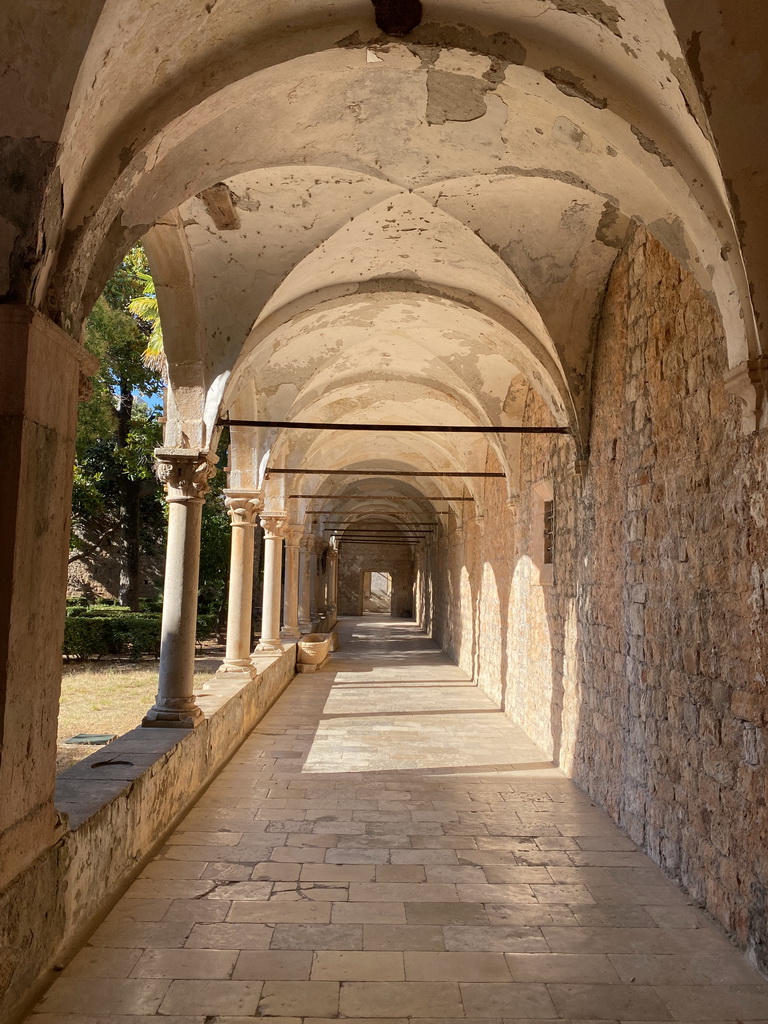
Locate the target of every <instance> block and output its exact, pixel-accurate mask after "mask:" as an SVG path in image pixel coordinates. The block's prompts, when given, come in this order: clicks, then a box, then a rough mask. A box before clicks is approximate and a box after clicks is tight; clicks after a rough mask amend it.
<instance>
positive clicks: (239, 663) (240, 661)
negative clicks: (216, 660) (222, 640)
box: [216, 658, 251, 676]
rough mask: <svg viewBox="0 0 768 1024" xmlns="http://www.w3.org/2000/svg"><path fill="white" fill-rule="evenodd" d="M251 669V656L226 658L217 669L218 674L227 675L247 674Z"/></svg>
mask: <svg viewBox="0 0 768 1024" xmlns="http://www.w3.org/2000/svg"><path fill="white" fill-rule="evenodd" d="M250 670H251V659H250V658H231V659H230V658H225V659H224V661H223V662H222V664H221V665H219V667H218V668H217V669H216V675H217V676H227V675H237V674H240V675H242V674H243V673H245V674H246V675H247V674H248V673H249V672H250Z"/></svg>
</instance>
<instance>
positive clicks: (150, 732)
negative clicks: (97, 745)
mask: <svg viewBox="0 0 768 1024" xmlns="http://www.w3.org/2000/svg"><path fill="white" fill-rule="evenodd" d="M254 668H255V673H256V675H255V677H254V678H251V677H250V676H249V675H247V674H243V675H242V676H236V675H235V676H224V677H215V678H213V679H211V680H210V681H209V682H207V683H206V684H205V686H204V692H203V693H201V694H199V695H198V701H199V704H200V706H201V707H202V708H203V710H204V711H205V714H206V719H205V722H203V724H202V725H200V726H198V728H196V729H194V730H187V729H183V730H181V729H142V728H137V729H133V730H132V731H131V732H129V733H126V734H125V736H121V737H120V738H119V739H116V740H114V741H113V742H112V743H109V744H108V745H107V746H105V747H102V748H101V749H99V750H98V751H97V752H96V753H94V754H91V755H90V756H89V757H87V758H85V759H84V760H83V761H81V762H79V763H78V764H77V765H74V766H73V767H72V768H69V769H67V770H66V771H64V772H62V773H61V775H60V776H59V777H58V780H57V786H56V807H57V810H58V811H59V813H60V814H62V815H66V817H67V818H68V829H67V831H66V832H65V833H64V834H63V835H62V836H61V838H60V839H59V840H58V842H57V843H56V844H55V845H54V846H53V847H51V849H50V850H48V851H46V853H45V854H43V856H42V857H40V858H38V860H37V861H35V862H34V863H33V864H32V865H31V866H30V867H29V868H28V869H27V870H26V871H25V872H23V873H22V874H21V875H19V876H18V877H17V878H16V879H14V881H13V882H12V883H11V884H10V885H9V886H8V888H7V889H5V890H4V891H3V892H2V893H0V1020H2V1021H3V1022H10V1021H13V1020H16V1019H17V1018H18V1017H19V1016H21V1014H22V1013H23V1012H24V1011H25V1009H26V1008H27V1007H28V1006H29V1005H31V1003H32V1002H33V1001H34V1000H35V999H36V998H37V997H38V996H39V994H40V993H41V991H42V990H43V989H44V988H45V987H46V986H47V985H48V984H49V983H50V982H51V981H52V980H53V978H54V977H55V971H56V968H59V967H61V966H63V965H64V964H65V963H66V961H67V960H68V959H69V958H70V957H71V956H72V955H73V954H74V952H76V950H77V948H78V946H79V945H80V944H81V943H82V942H83V941H84V940H85V939H86V938H87V936H88V935H89V934H90V932H91V931H92V930H93V929H94V928H95V927H96V925H98V923H99V922H100V920H101V919H102V918H103V917H104V916H105V914H106V913H107V912H108V911H109V910H110V908H111V906H112V905H113V903H114V902H115V901H116V900H117V899H118V898H119V896H120V895H121V894H122V892H123V891H124V890H125V888H126V887H127V886H128V885H129V884H130V883H131V881H132V880H133V878H134V877H135V876H136V875H137V874H138V872H139V871H140V870H141V867H142V865H143V864H144V862H145V861H146V860H147V859H148V857H149V856H150V855H151V854H152V852H153V851H154V850H155V849H156V848H157V846H158V845H159V844H160V843H162V841H163V840H164V838H165V836H166V835H167V834H168V833H169V831H170V830H171V829H173V828H174V827H175V825H176V824H177V822H178V821H179V820H180V819H181V818H182V817H183V816H184V814H186V812H187V811H188V810H189V809H190V807H191V806H192V804H193V803H194V802H195V800H196V799H197V798H198V797H199V796H200V794H201V793H202V792H203V790H204V789H205V788H206V786H207V785H208V784H209V783H210V782H211V781H212V779H213V778H214V777H215V775H216V774H217V772H218V771H219V770H220V769H221V768H222V767H223V765H224V764H226V762H227V761H228V760H229V758H230V757H231V756H232V755H233V754H234V753H235V751H236V750H237V749H238V747H239V746H240V744H241V743H242V742H243V740H244V739H245V738H246V737H247V736H248V734H249V733H250V731H251V730H252V729H253V727H254V726H255V725H256V724H257V723H258V721H259V720H260V719H261V718H262V717H263V715H264V714H265V712H266V711H267V710H268V709H269V707H270V706H271V705H272V704H273V703H274V701H275V700H276V699H277V698H278V697H279V696H280V694H281V693H282V692H283V690H284V689H285V688H286V686H287V685H288V683H290V682H291V680H292V679H293V678H294V676H295V674H296V645H295V644H293V643H292V644H290V646H286V649H285V650H284V651H283V652H282V653H278V654H269V655H260V656H258V657H255V658H254Z"/></svg>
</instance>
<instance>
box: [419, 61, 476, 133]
mask: <svg viewBox="0 0 768 1024" xmlns="http://www.w3.org/2000/svg"><path fill="white" fill-rule="evenodd" d="M490 88H491V86H490V85H486V84H485V83H484V82H481V81H478V79H476V78H471V77H470V76H469V75H455V74H452V73H450V72H448V71H437V70H435V69H431V70H430V71H428V72H427V123H428V124H445V122H446V121H475V120H477V118H479V117H483V115H484V114H485V113H486V112H487V109H488V108H487V106H486V103H485V93H486V92H487V91H488V89H490Z"/></svg>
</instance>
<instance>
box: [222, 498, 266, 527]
mask: <svg viewBox="0 0 768 1024" xmlns="http://www.w3.org/2000/svg"><path fill="white" fill-rule="evenodd" d="M224 504H225V505H226V507H227V515H228V516H229V519H230V522H231V524H232V526H255V525H256V516H257V515H258V514H259V511H260V510H261V497H260V495H258V494H254V493H253V492H252V491H224Z"/></svg>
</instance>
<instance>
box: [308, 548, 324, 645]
mask: <svg viewBox="0 0 768 1024" xmlns="http://www.w3.org/2000/svg"><path fill="white" fill-rule="evenodd" d="M322 550H323V542H322V541H321V539H320V538H319V537H316V536H313V537H312V547H311V555H310V566H311V568H310V580H311V596H310V615H311V616H312V629H318V628H319V626H320V617H321V616H322V614H323V612H324V611H325V608H324V607H323V577H322V574H321V572H320V555H321V553H322Z"/></svg>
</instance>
